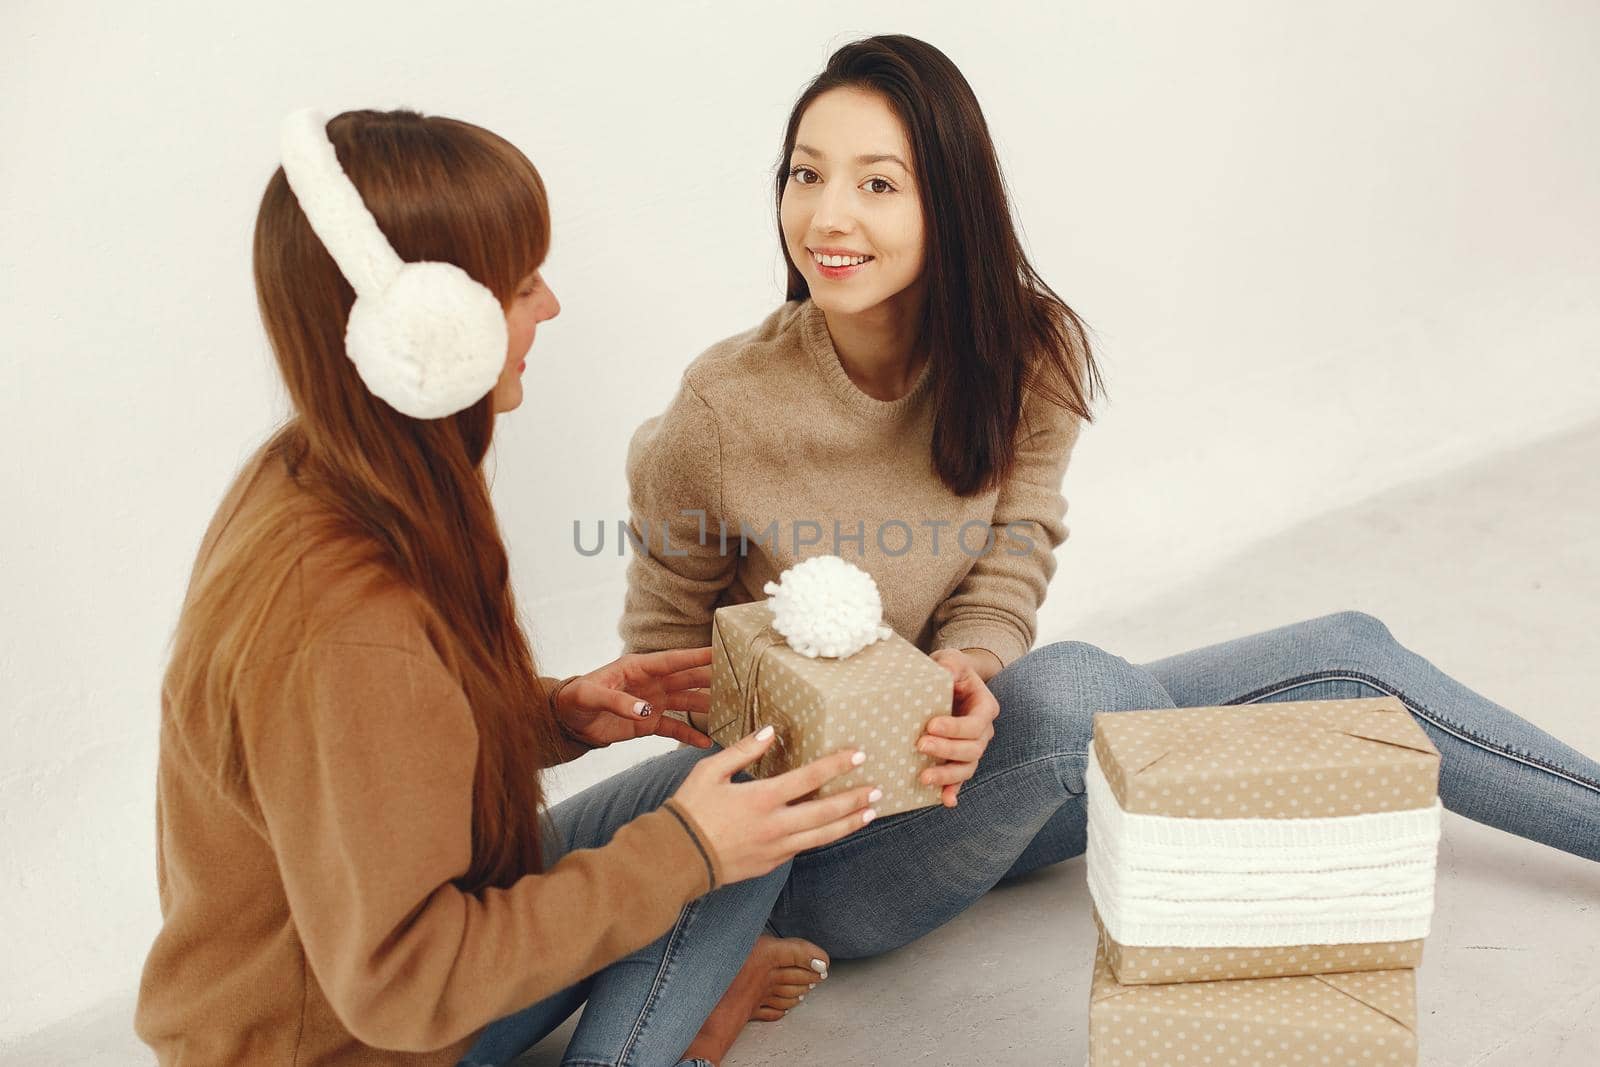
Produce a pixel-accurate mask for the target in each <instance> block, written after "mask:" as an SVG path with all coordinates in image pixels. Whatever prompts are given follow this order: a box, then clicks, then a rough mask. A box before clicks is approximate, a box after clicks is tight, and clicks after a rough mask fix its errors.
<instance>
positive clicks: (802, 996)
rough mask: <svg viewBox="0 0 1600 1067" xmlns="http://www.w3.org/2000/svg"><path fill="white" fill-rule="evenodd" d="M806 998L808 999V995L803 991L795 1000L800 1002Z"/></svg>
mask: <svg viewBox="0 0 1600 1067" xmlns="http://www.w3.org/2000/svg"><path fill="white" fill-rule="evenodd" d="M804 999H806V995H805V994H804V993H801V994H800V995H799V996H798V997H795V1001H796V1002H797V1003H798V1002H799V1001H802V1000H804Z"/></svg>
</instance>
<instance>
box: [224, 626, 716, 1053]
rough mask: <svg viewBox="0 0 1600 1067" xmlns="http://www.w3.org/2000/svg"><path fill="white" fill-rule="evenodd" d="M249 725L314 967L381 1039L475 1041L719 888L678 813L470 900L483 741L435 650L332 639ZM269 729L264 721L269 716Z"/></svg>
mask: <svg viewBox="0 0 1600 1067" xmlns="http://www.w3.org/2000/svg"><path fill="white" fill-rule="evenodd" d="M305 655H306V657H307V658H306V661H305V668H304V669H305V670H306V671H308V673H307V674H306V675H305V676H304V677H305V678H306V679H307V681H306V683H305V684H304V685H303V686H284V687H282V688H281V690H280V691H281V692H284V693H291V692H294V693H300V694H303V695H302V696H299V697H291V698H288V699H280V700H278V701H276V702H275V703H274V704H272V705H271V706H270V708H267V709H264V710H267V711H269V714H267V715H262V716H256V717H254V719H255V724H256V725H255V727H254V728H253V729H251V728H245V729H244V731H243V738H244V744H245V758H246V768H247V773H248V776H249V781H250V786H251V788H252V790H253V792H254V795H255V797H256V802H257V804H258V805H259V806H260V809H261V812H262V816H263V820H264V823H265V828H266V832H267V835H268V837H269V839H270V841H271V845H272V849H273V852H274V856H275V860H276V862H277V865H278V873H279V875H280V877H281V878H282V880H283V885H284V889H285V893H286V896H287V899H288V903H289V908H290V913H291V915H292V916H293V920H294V926H295V930H296V932H297V934H298V936H299V938H300V939H301V942H302V944H303V946H304V951H305V955H306V959H307V961H308V962H309V965H310V968H311V971H312V973H313V974H314V975H315V977H316V980H317V982H318V984H319V985H320V987H321V989H322V990H323V992H324V993H325V994H326V996H327V998H328V1001H329V1003H330V1004H331V1006H332V1008H333V1010H334V1012H335V1014H336V1015H337V1016H338V1018H339V1020H340V1022H341V1023H343V1024H344V1026H345V1027H346V1028H347V1029H348V1030H349V1031H350V1033H351V1034H353V1035H355V1037H356V1038H357V1039H359V1040H360V1041H362V1042H365V1043H366V1044H369V1045H372V1046H374V1047H377V1048H380V1049H388V1050H395V1051H412V1052H420V1051H429V1050H434V1049H439V1048H443V1047H446V1046H448V1045H450V1044H452V1043H454V1042H456V1041H459V1040H462V1039H463V1038H465V1037H467V1036H470V1035H471V1034H472V1033H474V1032H475V1031H477V1030H478V1029H480V1028H482V1027H483V1026H485V1025H486V1024H488V1023H489V1022H491V1021H493V1020H494V1019H497V1018H500V1017H502V1016H505V1015H508V1014H510V1013H512V1012H515V1011H518V1010H521V1009H522V1008H525V1007H527V1006H528V1005H529V1004H532V1003H534V1002H536V1001H538V1000H541V999H543V998H545V997H547V996H550V995H551V994H553V993H555V992H557V991H558V990H560V989H562V988H565V987H566V986H569V985H571V984H573V983H575V982H577V981H578V980H580V979H581V978H583V977H585V976H587V975H589V974H592V973H594V972H596V971H598V970H599V969H601V968H602V967H604V966H606V965H607V964H609V963H611V962H613V961H615V960H617V959H620V958H621V957H623V956H624V955H626V954H628V953H630V952H633V951H635V950H636V949H639V948H641V947H643V946H644V945H647V944H649V943H650V942H651V941H653V940H655V939H656V938H657V937H659V936H661V934H663V933H664V932H666V931H667V930H668V929H669V928H670V927H671V926H672V924H673V922H674V921H675V920H676V918H677V916H678V913H679V911H680V909H681V908H682V907H683V905H684V904H686V903H687V902H688V901H690V900H692V899H694V898H695V897H697V896H699V895H700V894H702V893H705V892H707V891H708V889H710V888H711V887H712V885H713V884H714V883H715V881H716V876H715V868H714V865H713V862H712V860H711V854H710V853H709V852H705V851H703V850H702V848H701V846H700V844H699V842H698V841H697V840H696V838H695V836H694V835H695V830H694V829H693V828H692V823H691V822H690V821H689V820H688V819H687V818H686V817H685V815H686V813H685V814H684V815H680V814H678V813H677V811H676V809H674V808H673V807H672V802H671V801H670V800H669V801H668V802H667V807H664V808H662V809H659V810H656V811H654V812H651V813H649V814H646V815H642V816H640V817H638V818H636V819H634V820H633V821H631V822H629V823H628V824H626V825H625V826H623V827H622V828H621V829H620V830H618V831H617V833H616V834H615V836H614V837H613V838H612V839H611V841H610V842H609V843H607V844H605V845H604V846H603V847H600V848H593V849H584V850H578V851H574V852H571V853H568V854H567V855H565V856H563V857H562V858H561V859H560V860H559V862H557V863H555V864H554V865H553V866H551V867H550V868H549V869H548V870H547V871H546V872H545V873H542V874H536V875H528V876H526V877H524V878H522V879H520V880H519V881H517V882H516V883H514V884H513V885H511V886H510V887H508V888H505V889H489V890H484V891H482V892H478V893H467V892H463V891H462V890H461V889H459V888H457V886H456V885H455V880H456V879H459V878H461V877H462V876H463V875H465V873H466V871H467V869H468V865H469V863H470V860H471V855H472V794H473V774H474V767H475V765H476V762H477V759H478V737H477V731H476V729H475V726H474V723H473V718H472V714H471V711H470V709H469V707H468V705H467V701H466V696H465V694H464V692H463V691H462V689H461V688H460V685H459V683H458V682H457V681H456V679H455V678H454V676H453V675H452V674H451V673H450V672H449V670H448V668H446V667H445V665H444V664H443V662H442V661H440V660H439V659H438V657H437V655H435V654H433V653H432V652H431V650H422V651H418V650H413V649H411V648H409V647H407V648H399V647H389V646H387V645H379V644H360V643H354V642H348V641H344V642H322V643H318V644H314V645H312V646H311V647H310V648H309V649H307V650H306V652H305ZM263 723H265V724H266V728H262V724H263Z"/></svg>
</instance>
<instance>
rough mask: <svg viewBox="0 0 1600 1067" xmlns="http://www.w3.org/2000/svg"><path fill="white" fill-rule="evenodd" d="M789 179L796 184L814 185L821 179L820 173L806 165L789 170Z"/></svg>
mask: <svg viewBox="0 0 1600 1067" xmlns="http://www.w3.org/2000/svg"><path fill="white" fill-rule="evenodd" d="M789 180H790V181H792V182H794V183H795V184H796V185H815V184H817V182H820V181H821V180H822V175H820V174H818V173H817V172H816V171H814V170H812V169H811V168H810V167H807V166H804V165H802V166H798V167H795V168H793V169H791V170H790V171H789Z"/></svg>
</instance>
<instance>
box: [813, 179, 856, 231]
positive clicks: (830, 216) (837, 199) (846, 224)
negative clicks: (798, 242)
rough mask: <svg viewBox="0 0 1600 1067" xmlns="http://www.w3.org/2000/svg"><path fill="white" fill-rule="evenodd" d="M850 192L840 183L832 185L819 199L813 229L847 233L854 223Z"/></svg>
mask: <svg viewBox="0 0 1600 1067" xmlns="http://www.w3.org/2000/svg"><path fill="white" fill-rule="evenodd" d="M849 196H850V190H849V188H848V187H846V186H844V185H842V184H841V183H838V182H833V183H830V184H829V186H828V187H827V188H825V189H823V190H822V195H821V196H819V197H818V198H817V209H816V211H815V212H813V213H812V216H811V228H812V229H814V230H817V231H820V232H822V233H845V232H846V231H848V230H849V229H850V227H851V225H852V224H853V223H854V221H855V220H854V219H853V218H852V217H851V214H850V204H849Z"/></svg>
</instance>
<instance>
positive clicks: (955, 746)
mask: <svg viewBox="0 0 1600 1067" xmlns="http://www.w3.org/2000/svg"><path fill="white" fill-rule="evenodd" d="M930 658H931V659H932V660H933V661H934V662H935V663H937V664H939V666H941V667H943V668H944V669H945V670H947V671H949V672H950V673H951V674H952V675H954V676H955V693H954V697H953V703H954V707H953V708H952V709H951V710H952V712H953V714H951V715H941V716H939V717H938V718H936V719H931V720H929V722H928V728H927V730H926V731H924V732H923V735H922V736H921V737H920V738H918V739H917V751H918V752H921V753H922V754H923V755H925V756H934V757H937V758H939V759H942V760H944V761H945V762H944V763H942V764H940V765H939V766H937V767H929V768H928V769H927V770H925V771H923V772H922V777H921V779H920V780H921V782H922V784H923V785H929V786H937V787H938V788H939V799H940V801H941V802H942V803H943V804H944V806H945V807H947V808H953V807H955V806H956V797H957V795H958V794H959V793H960V792H961V783H962V782H965V781H966V780H967V779H969V778H971V777H972V776H973V774H975V773H976V772H977V770H978V760H979V759H981V758H982V757H983V753H984V750H985V749H987V748H988V747H989V742H990V741H991V740H993V739H994V720H995V718H996V717H997V716H998V715H999V714H1000V702H999V701H998V700H996V699H995V698H994V694H993V693H991V692H989V687H988V686H987V685H985V684H984V681H983V676H982V674H981V673H980V671H981V670H982V667H983V664H980V663H979V662H977V661H976V660H974V658H973V657H972V656H970V655H969V654H967V653H966V652H963V651H961V650H959V649H954V648H942V649H940V650H939V651H937V652H935V653H933V654H932V656H931V657H930ZM990 658H991V659H992V658H993V655H992V654H990Z"/></svg>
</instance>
